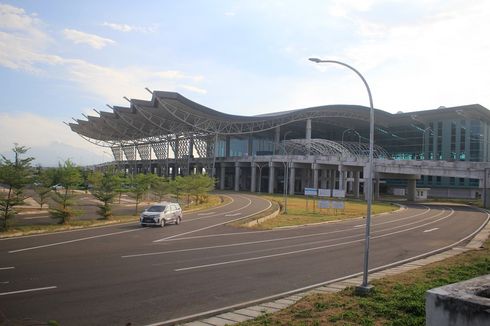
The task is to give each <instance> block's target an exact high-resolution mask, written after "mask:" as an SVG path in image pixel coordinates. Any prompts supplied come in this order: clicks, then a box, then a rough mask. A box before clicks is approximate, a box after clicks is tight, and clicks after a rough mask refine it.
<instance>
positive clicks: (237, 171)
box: [235, 162, 240, 191]
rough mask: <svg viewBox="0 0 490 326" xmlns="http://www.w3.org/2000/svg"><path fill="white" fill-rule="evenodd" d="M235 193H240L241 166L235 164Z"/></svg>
mask: <svg viewBox="0 0 490 326" xmlns="http://www.w3.org/2000/svg"><path fill="white" fill-rule="evenodd" d="M235 191H240V165H238V162H237V163H235Z"/></svg>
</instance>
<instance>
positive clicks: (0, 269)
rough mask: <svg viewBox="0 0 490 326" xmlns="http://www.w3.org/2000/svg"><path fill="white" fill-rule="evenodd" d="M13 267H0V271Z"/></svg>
mask: <svg viewBox="0 0 490 326" xmlns="http://www.w3.org/2000/svg"><path fill="white" fill-rule="evenodd" d="M14 268H15V267H13V266H11V267H0V271H4V270H7V269H14Z"/></svg>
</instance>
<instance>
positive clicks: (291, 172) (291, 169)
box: [289, 163, 296, 195]
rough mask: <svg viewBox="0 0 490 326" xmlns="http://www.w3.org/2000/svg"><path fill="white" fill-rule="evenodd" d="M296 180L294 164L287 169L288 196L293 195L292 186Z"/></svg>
mask: <svg viewBox="0 0 490 326" xmlns="http://www.w3.org/2000/svg"><path fill="white" fill-rule="evenodd" d="M295 180H296V169H295V167H294V163H291V166H290V167H289V194H290V195H294V186H295Z"/></svg>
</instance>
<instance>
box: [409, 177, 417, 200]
mask: <svg viewBox="0 0 490 326" xmlns="http://www.w3.org/2000/svg"><path fill="white" fill-rule="evenodd" d="M416 185H417V180H415V179H410V180H408V182H407V200H408V201H415V189H416Z"/></svg>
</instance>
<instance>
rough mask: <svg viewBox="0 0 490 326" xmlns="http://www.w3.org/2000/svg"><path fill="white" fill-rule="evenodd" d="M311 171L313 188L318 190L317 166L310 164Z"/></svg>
mask: <svg viewBox="0 0 490 326" xmlns="http://www.w3.org/2000/svg"><path fill="white" fill-rule="evenodd" d="M311 168H312V169H313V188H318V164H312V165H311Z"/></svg>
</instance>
